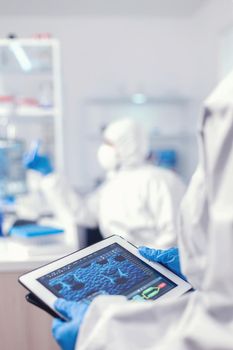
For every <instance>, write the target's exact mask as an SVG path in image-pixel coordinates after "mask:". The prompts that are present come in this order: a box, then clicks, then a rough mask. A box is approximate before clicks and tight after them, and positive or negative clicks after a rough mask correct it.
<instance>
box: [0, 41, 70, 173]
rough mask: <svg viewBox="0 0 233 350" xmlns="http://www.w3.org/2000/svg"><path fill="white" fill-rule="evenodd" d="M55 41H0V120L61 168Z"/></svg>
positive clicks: (58, 66) (60, 110)
mask: <svg viewBox="0 0 233 350" xmlns="http://www.w3.org/2000/svg"><path fill="white" fill-rule="evenodd" d="M61 90H62V87H61V62H60V43H59V41H58V40H57V39H33V38H32V39H27V38H25V39H18V38H14V39H0V118H2V117H3V118H9V121H10V123H13V124H14V125H15V128H16V137H17V138H20V139H23V140H24V141H25V144H26V147H28V146H29V145H30V143H31V142H32V141H34V140H35V139H39V140H41V141H42V147H43V152H46V153H48V154H49V155H50V157H51V158H52V160H53V163H54V166H55V167H56V169H58V170H62V169H63V165H64V160H63V158H64V156H63V127H62V125H63V120H62V119H63V103H62V91H61Z"/></svg>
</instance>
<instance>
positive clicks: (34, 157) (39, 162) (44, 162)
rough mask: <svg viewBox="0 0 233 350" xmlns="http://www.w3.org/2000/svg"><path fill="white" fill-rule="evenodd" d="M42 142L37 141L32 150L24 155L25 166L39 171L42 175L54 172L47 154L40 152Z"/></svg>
mask: <svg viewBox="0 0 233 350" xmlns="http://www.w3.org/2000/svg"><path fill="white" fill-rule="evenodd" d="M39 148H40V143H39V142H36V143H35V145H34V146H33V148H32V150H31V151H30V152H28V153H27V154H26V155H25V157H24V166H25V167H26V168H27V169H32V170H35V171H38V172H39V173H41V174H42V175H48V174H51V173H52V172H53V167H52V165H51V162H50V159H49V158H48V157H47V156H46V155H40V154H39Z"/></svg>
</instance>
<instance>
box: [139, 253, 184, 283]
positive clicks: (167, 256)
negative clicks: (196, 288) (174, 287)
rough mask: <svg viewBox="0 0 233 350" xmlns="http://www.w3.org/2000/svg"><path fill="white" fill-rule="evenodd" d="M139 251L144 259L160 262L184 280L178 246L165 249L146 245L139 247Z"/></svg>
mask: <svg viewBox="0 0 233 350" xmlns="http://www.w3.org/2000/svg"><path fill="white" fill-rule="evenodd" d="M139 253H140V254H141V255H142V256H143V257H144V258H146V259H148V260H150V261H154V262H157V263H160V264H162V265H164V266H165V267H167V268H168V269H169V270H171V271H172V272H174V273H175V274H176V275H178V276H179V277H181V278H183V279H185V280H186V278H185V277H184V276H183V275H182V273H181V270H180V259H179V250H178V248H170V249H167V250H160V249H151V248H147V247H139Z"/></svg>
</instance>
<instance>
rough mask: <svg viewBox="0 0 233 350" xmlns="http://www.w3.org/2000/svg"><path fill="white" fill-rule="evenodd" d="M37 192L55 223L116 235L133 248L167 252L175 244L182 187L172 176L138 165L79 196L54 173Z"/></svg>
mask: <svg viewBox="0 0 233 350" xmlns="http://www.w3.org/2000/svg"><path fill="white" fill-rule="evenodd" d="M42 189H43V192H44V194H45V196H46V198H47V201H48V202H49V203H50V206H51V208H52V209H53V211H54V213H56V216H57V217H58V218H59V220H63V221H64V224H65V225H66V223H67V222H69V221H72V220H73V221H75V222H76V223H77V224H79V225H83V226H86V227H97V226H99V227H100V230H101V233H102V234H103V236H104V237H108V236H111V235H114V234H118V235H121V236H122V237H124V238H125V239H126V240H129V241H130V242H132V243H134V244H136V245H149V246H152V247H158V248H168V247H171V246H173V245H174V244H176V238H177V236H176V222H175V218H176V217H177V210H178V208H179V204H180V202H181V199H182V197H183V195H184V192H185V186H184V184H183V182H182V181H181V180H180V178H179V177H178V176H177V175H176V174H175V173H173V172H171V171H168V170H165V169H161V168H158V167H154V166H152V165H147V164H145V165H141V166H138V167H128V168H124V169H121V170H119V171H117V172H115V174H114V175H112V176H109V177H108V179H107V180H106V181H105V182H104V184H103V185H102V186H101V187H100V188H99V189H98V190H96V191H95V192H94V193H92V194H91V195H89V196H87V197H81V196H79V195H78V194H77V193H76V192H75V191H74V190H73V189H71V188H70V187H69V186H67V184H66V183H65V181H64V180H62V178H61V177H60V176H58V175H57V174H52V175H49V176H47V177H45V178H44V179H43V181H42Z"/></svg>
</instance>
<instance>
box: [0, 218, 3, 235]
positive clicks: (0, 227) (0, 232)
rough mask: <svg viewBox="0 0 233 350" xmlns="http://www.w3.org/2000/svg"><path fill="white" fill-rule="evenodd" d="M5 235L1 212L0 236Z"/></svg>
mask: <svg viewBox="0 0 233 350" xmlns="http://www.w3.org/2000/svg"><path fill="white" fill-rule="evenodd" d="M2 236H3V214H2V213H1V212H0V237H2Z"/></svg>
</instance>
